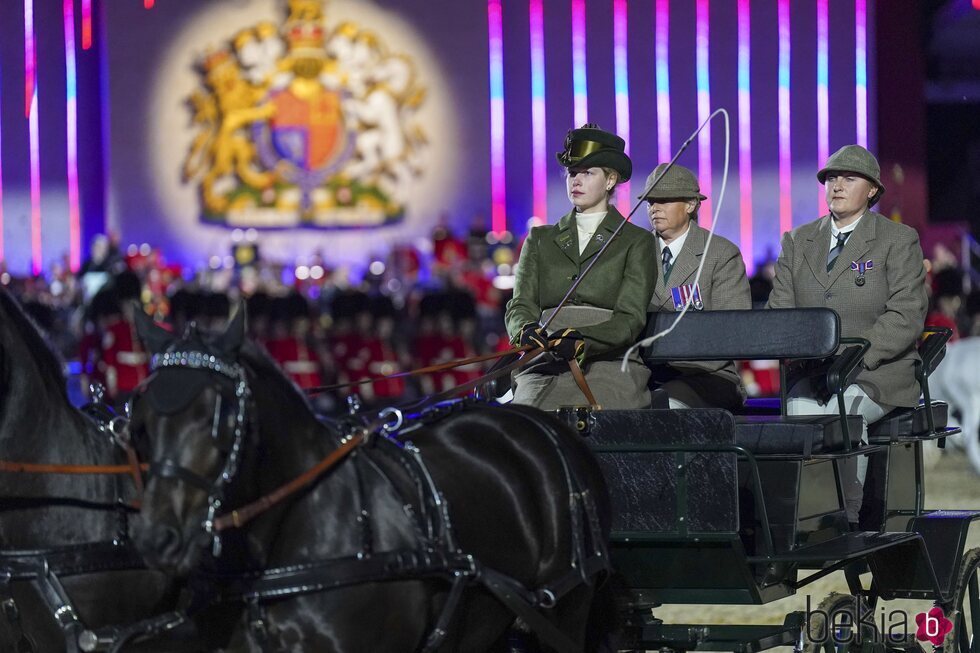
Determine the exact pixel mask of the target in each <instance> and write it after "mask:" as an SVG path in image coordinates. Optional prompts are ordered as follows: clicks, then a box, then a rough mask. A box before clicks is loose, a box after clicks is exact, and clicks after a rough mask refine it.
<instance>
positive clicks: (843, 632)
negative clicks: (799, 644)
mask: <svg viewBox="0 0 980 653" xmlns="http://www.w3.org/2000/svg"><path fill="white" fill-rule="evenodd" d="M867 610H868V603H867V601H865V600H864V597H860V598H859V597H856V596H853V595H851V594H841V593H839V592H832V593H831V594H829V595H828V596H827V598H825V599H824V600H823V601H821V602H820V605H818V606H817V609H816V610H813V611H811V612H810V614H809V616H808V619H807V623H806V624H804V625H803V653H845V652H846V653H856V652H865V653H867V652H870V651H873V650H877V649H880V648H881V647H880V645H879V644H878V642H879V639H880V638H879V637H878V629H877V628H876V627H875V625H874V623H873V620H872V623H870V624H868V623H867V622H865V623H864V624H863V625H857V626H856V625H855V624H858V622H859V619H858V615H860V614H864V613H867Z"/></svg>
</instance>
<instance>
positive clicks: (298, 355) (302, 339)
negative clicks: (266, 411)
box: [266, 293, 323, 388]
mask: <svg viewBox="0 0 980 653" xmlns="http://www.w3.org/2000/svg"><path fill="white" fill-rule="evenodd" d="M273 311H274V317H273V322H274V324H273V329H272V332H273V336H272V338H270V339H269V340H268V342H266V349H268V351H269V354H270V355H271V356H272V358H274V359H275V360H276V362H277V363H279V365H280V367H282V369H283V371H285V372H286V375H287V376H289V378H290V379H292V380H293V381H294V382H295V383H296V385H298V386H299V387H301V388H313V387H316V386H320V385H323V376H322V374H321V365H320V357H319V355H318V353H317V351H316V346H315V344H314V343H312V342H310V341H309V340H308V337H309V336H310V314H309V305H308V304H307V303H306V300H305V299H303V297H302V295H299V294H297V293H292V294H290V295H287V296H286V297H282V298H278V299H276V300H273Z"/></svg>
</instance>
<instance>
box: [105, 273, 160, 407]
mask: <svg viewBox="0 0 980 653" xmlns="http://www.w3.org/2000/svg"><path fill="white" fill-rule="evenodd" d="M141 288H142V284H141V283H140V280H139V278H138V277H137V276H136V275H135V274H133V273H132V272H129V271H126V272H122V273H120V274H119V275H117V276H116V277H115V279H113V280H112V281H111V282H110V284H109V287H107V288H105V289H104V290H103V291H101V292H108V293H112V294H113V296H114V297H112V298H111V299H109V300H106V304H105V313H104V315H103V316H102V317H101V318H100V320H99V333H100V337H99V352H100V355H99V360H98V363H97V365H96V368H97V369H98V372H99V374H98V376H100V377H101V378H103V379H104V380H105V387H106V393H107V394H108V396H109V398H110V399H111V400H112V401H113V402H114V403H116V404H121V403H122V402H124V401H126V399H128V398H129V395H130V394H131V393H132V392H133V390H135V389H136V386H138V385H139V384H140V383H142V382H143V379H145V378H146V377H147V376H148V375H149V373H150V370H149V362H150V359H149V356H148V355H147V353H146V351H145V350H144V349H143V345H142V343H141V342H140V339H139V336H137V335H136V327H135V325H134V324H133V311H135V310H142V305H141V304H139V296H140V291H141ZM100 294H101V293H100Z"/></svg>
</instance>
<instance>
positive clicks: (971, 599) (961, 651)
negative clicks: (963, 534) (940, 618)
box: [940, 548, 980, 653]
mask: <svg viewBox="0 0 980 653" xmlns="http://www.w3.org/2000/svg"><path fill="white" fill-rule="evenodd" d="M940 607H941V608H942V609H943V612H944V613H945V614H946V618H947V619H949V620H950V621H952V622H953V630H951V631H950V632H949V634H948V635H946V641H944V642H943V651H945V653H980V638H978V637H977V636H976V635H977V633H978V632H980V548H977V549H970V550H969V551H967V552H966V555H964V556H963V563H962V564H961V565H960V573H959V576H957V578H956V586H955V590H954V592H953V598H952V599H951V600H950V601H949V603H944V604H940Z"/></svg>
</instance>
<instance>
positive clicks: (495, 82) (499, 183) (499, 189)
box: [487, 0, 507, 234]
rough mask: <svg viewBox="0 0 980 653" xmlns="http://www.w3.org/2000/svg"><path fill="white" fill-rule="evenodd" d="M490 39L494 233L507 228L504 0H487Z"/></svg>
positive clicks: (491, 192) (491, 186) (491, 185)
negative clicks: (502, 8) (502, 11)
mask: <svg viewBox="0 0 980 653" xmlns="http://www.w3.org/2000/svg"><path fill="white" fill-rule="evenodd" d="M487 26H488V29H489V42H490V221H491V226H492V229H493V231H494V233H497V234H501V233H503V232H505V231H507V202H506V195H505V185H506V179H505V174H504V173H505V169H504V165H505V164H504V32H503V16H502V13H501V6H500V0H487Z"/></svg>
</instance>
